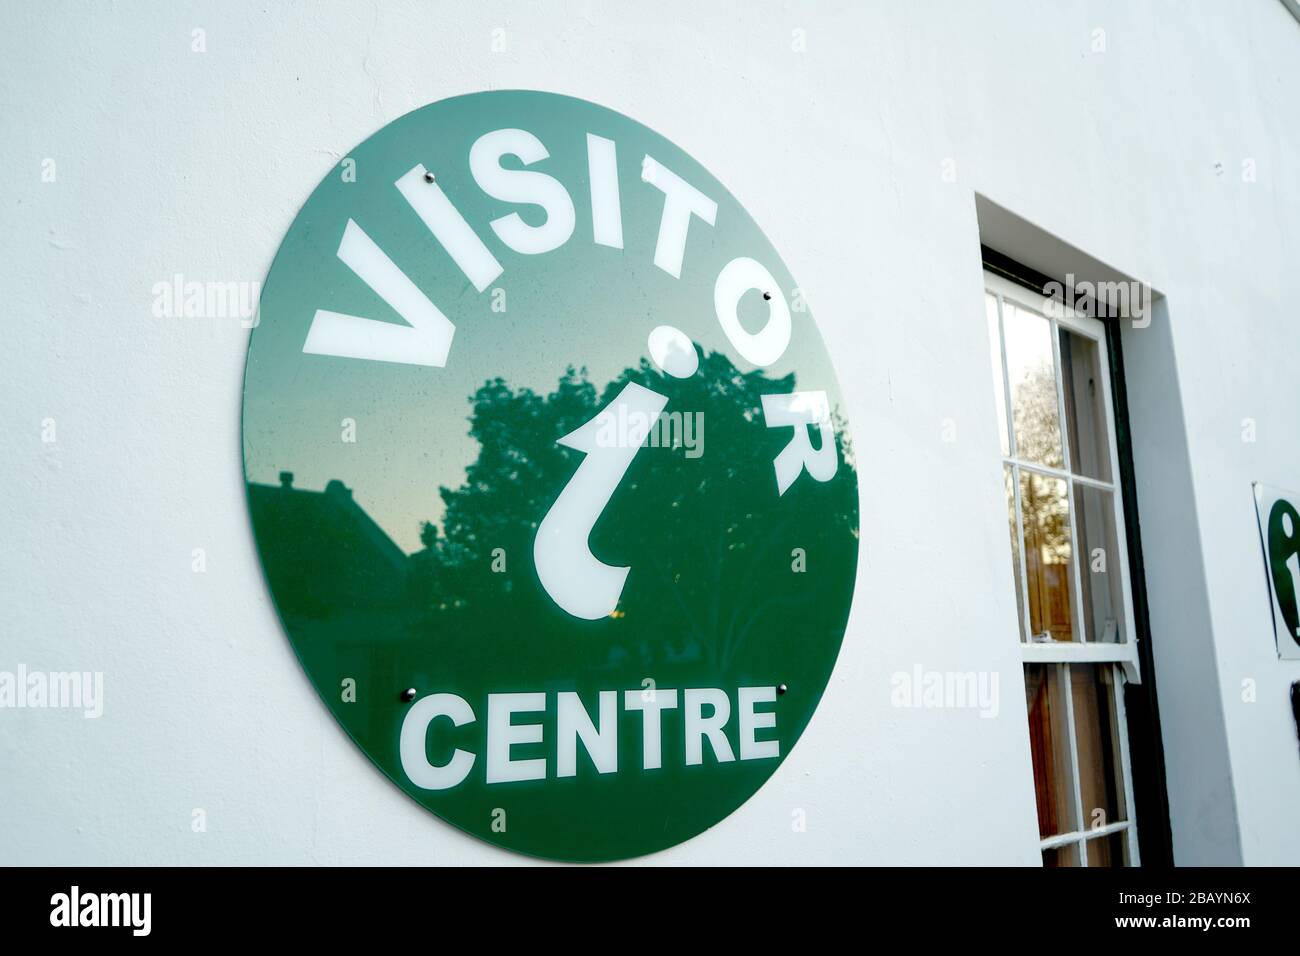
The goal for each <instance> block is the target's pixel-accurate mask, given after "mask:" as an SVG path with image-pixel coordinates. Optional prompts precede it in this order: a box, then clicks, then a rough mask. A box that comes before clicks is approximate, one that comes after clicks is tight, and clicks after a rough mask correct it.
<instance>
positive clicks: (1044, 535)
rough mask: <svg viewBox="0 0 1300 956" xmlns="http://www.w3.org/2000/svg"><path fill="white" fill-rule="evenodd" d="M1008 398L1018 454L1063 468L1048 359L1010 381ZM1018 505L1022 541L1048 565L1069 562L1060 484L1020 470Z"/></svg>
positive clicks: (1067, 521) (1067, 526) (1065, 511)
mask: <svg viewBox="0 0 1300 956" xmlns="http://www.w3.org/2000/svg"><path fill="white" fill-rule="evenodd" d="M1011 401H1012V411H1013V417H1012V421H1014V422H1015V426H1016V455H1017V457H1018V458H1020V459H1021V460H1022V461H1028V462H1037V463H1039V464H1043V465H1048V466H1051V467H1053V468H1061V467H1063V465H1064V461H1063V459H1062V455H1061V425H1060V414H1059V411H1058V404H1057V395H1056V378H1055V376H1054V375H1053V374H1052V364H1051V362H1050V360H1048V361H1043V362H1041V363H1039V364H1037V365H1034V366H1033V367H1032V368H1030V369H1029V370H1028V371H1027V372H1026V373H1025V376H1024V378H1022V379H1021V380H1020V381H1019V382H1012V383H1011ZM1020 506H1021V510H1022V518H1023V520H1024V523H1025V539H1026V545H1027V546H1028V547H1029V548H1031V549H1036V550H1037V551H1038V553H1039V554H1040V555H1041V557H1042V559H1043V560H1044V561H1046V562H1047V563H1048V564H1060V563H1064V562H1067V561H1069V559H1070V514H1069V505H1068V502H1067V499H1066V497H1065V487H1064V483H1063V482H1061V481H1060V480H1058V479H1056V478H1050V477H1047V476H1044V475H1037V474H1033V473H1031V472H1027V471H1022V472H1021V484H1020Z"/></svg>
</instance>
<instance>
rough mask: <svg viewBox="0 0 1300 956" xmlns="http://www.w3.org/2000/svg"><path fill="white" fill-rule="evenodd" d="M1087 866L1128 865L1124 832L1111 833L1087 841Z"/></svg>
mask: <svg viewBox="0 0 1300 956" xmlns="http://www.w3.org/2000/svg"><path fill="white" fill-rule="evenodd" d="M1088 865H1089V866H1128V844H1127V842H1126V841H1125V838H1124V833H1123V832H1120V833H1111V834H1109V835H1107V836H1103V837H1095V838H1093V839H1091V840H1089V841H1088Z"/></svg>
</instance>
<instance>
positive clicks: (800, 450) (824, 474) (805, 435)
mask: <svg viewBox="0 0 1300 956" xmlns="http://www.w3.org/2000/svg"><path fill="white" fill-rule="evenodd" d="M763 420H764V421H765V422H766V423H767V427H768V428H786V427H793V428H794V437H793V438H791V439H790V443H789V444H788V445H786V446H785V447H784V448H782V449H781V452H780V454H778V455H777V456H776V460H775V461H773V463H772V464H773V467H775V469H776V490H777V494H778V495H783V494H785V493H786V491H787V490H789V488H790V486H791V485H793V484H794V480H795V479H796V478H798V477H799V474H800V472H802V471H803V470H804V469H805V468H806V469H808V474H810V475H812V476H813V478H815V479H816V480H817V481H830V480H831V479H832V478H834V477H835V472H836V470H837V469H838V468H839V463H840V458H839V452H838V451H836V449H835V429H834V427H833V426H832V424H831V410H830V404H829V403H828V402H827V400H826V393H825V392H791V393H790V394H789V395H764V396H763ZM812 425H816V426H817V429H818V432H819V434H820V436H821V441H820V443H819V445H818V446H817V447H816V448H813V446H812V439H811V438H810V437H809V431H808V429H809V426H812Z"/></svg>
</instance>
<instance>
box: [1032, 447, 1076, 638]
mask: <svg viewBox="0 0 1300 956" xmlns="http://www.w3.org/2000/svg"><path fill="white" fill-rule="evenodd" d="M1020 517H1021V521H1022V522H1023V524H1024V531H1025V543H1024V548H1025V578H1026V581H1027V583H1028V585H1029V628H1030V631H1031V632H1032V634H1033V638H1032V639H1033V640H1035V641H1044V642H1045V641H1072V640H1074V639H1075V635H1074V625H1073V616H1072V614H1071V613H1070V612H1071V601H1070V592H1071V589H1072V586H1073V582H1072V580H1071V577H1072V574H1073V571H1074V566H1073V564H1072V563H1071V549H1070V499H1069V498H1068V497H1067V494H1066V487H1065V482H1064V481H1063V480H1062V479H1060V478H1052V477H1049V476H1048V475H1040V474H1038V473H1037V472H1032V471H1027V470H1025V469H1023V468H1022V469H1021V470H1020Z"/></svg>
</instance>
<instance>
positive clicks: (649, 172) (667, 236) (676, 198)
mask: <svg viewBox="0 0 1300 956" xmlns="http://www.w3.org/2000/svg"><path fill="white" fill-rule="evenodd" d="M641 179H642V180H643V181H644V182H647V183H649V184H650V185H651V186H654V187H655V188H656V189H658V190H659V191H660V192H662V193H663V194H664V212H663V216H661V217H660V219H659V238H658V240H657V241H656V242H655V265H657V266H658V267H659V268H660V269H663V270H664V272H667V273H668V274H669V275H670V276H672V277H673V278H674V279H680V278H681V277H682V259H683V258H684V257H685V256H686V234H687V232H689V231H690V228H691V217H692V216H699V217H700V218H701V219H703V220H704V221H705V222H707V223H708V224H709V225H710V226H711V225H713V221H714V219H716V218H717V215H718V204H717V203H716V202H714V201H713V200H712V199H710V198H709V197H708V196H706V195H704V193H702V192H700V191H699V190H698V189H696V188H695V187H694V186H692V185H691V184H690V183H688V182H687V181H686V180H684V179H682V178H681V177H680V176H678V175H676V174H675V173H672V172H670V171H669V170H667V169H665V168H664V167H663V166H660V165H659V163H657V162H656V161H655V160H653V159H652V158H650V157H649V156H646V158H645V159H643V160H642V161H641Z"/></svg>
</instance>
